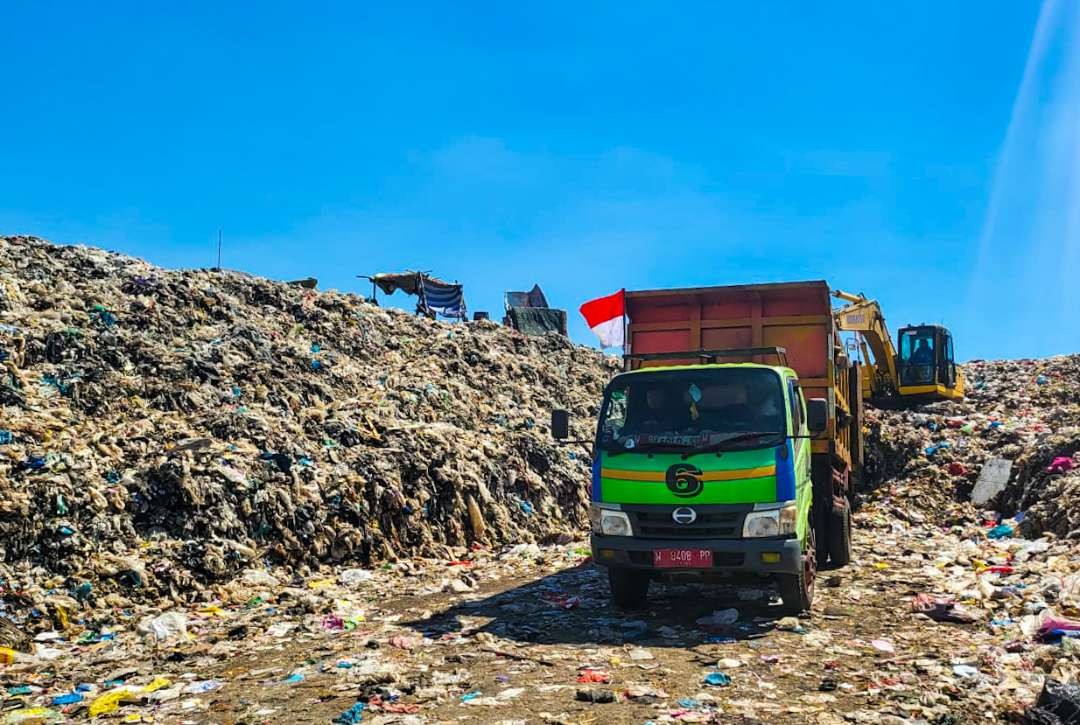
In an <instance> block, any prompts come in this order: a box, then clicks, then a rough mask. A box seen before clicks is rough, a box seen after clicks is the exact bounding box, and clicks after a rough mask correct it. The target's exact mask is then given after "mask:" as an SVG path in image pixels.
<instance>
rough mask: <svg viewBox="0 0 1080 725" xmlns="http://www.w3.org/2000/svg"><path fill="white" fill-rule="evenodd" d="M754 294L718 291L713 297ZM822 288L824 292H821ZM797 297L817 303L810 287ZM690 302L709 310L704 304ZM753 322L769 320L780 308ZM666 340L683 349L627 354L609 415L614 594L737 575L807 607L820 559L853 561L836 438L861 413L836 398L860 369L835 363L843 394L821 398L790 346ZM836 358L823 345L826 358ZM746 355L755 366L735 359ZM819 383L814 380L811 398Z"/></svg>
mask: <svg viewBox="0 0 1080 725" xmlns="http://www.w3.org/2000/svg"><path fill="white" fill-rule="evenodd" d="M819 284H823V283H819ZM768 287H775V286H768ZM743 289H744V288H706V290H705V292H706V293H708V296H707V297H705V299H706V301H708V300H710V299H714V298H717V297H719V298H720V299H727V298H728V297H731V296H732V295H733V292H732V290H743ZM784 291H785V292H787V293H788V296H790V293H791V292H792V290H790V289H788V290H784ZM810 291H811V292H812V293H813V295H814V297H813V299H815V300H816V299H817V298H818V297H819V296H820V295H819V293H820V292H821V290H820V289H819V288H817V287H813V288H812V289H811V290H810ZM795 292H796V298H797V299H799V300H800V301H801V302H802V303H803V304H804V305H808V304H809V302H808V301H807V299H805V298H806V297H807V296H808V294H809V293H808V292H807V290H805V289H799V290H796V291H795ZM630 294H631V293H628V298H630ZM667 294H668V297H667V298H662V299H665V300H666V301H667V306H668V307H672V306H679V309H683V310H685V308H686V307H687V306H688V300H687V297H688V295H687V293H686V291H678V293H677V294H676V293H672V292H668V293H667ZM827 294H828V290H827V288H826V289H825V290H824V295H825V299H826V305H827V304H828V302H827ZM781 296H783V295H781ZM754 297H755V298H757V299H758V300H760V299H761V294H760V293H758V294H756V295H754ZM631 299H632V298H631ZM647 302H648V304H647V305H646V306H645V307H644V308H643V307H642V306H641V305H639V306H638V309H639V312H648V311H650V310H655V308H656V304H655V299H648V298H647ZM690 304H693V305H699V306H702V307H704V304H703V303H702V301H701V299H697V298H693V299H692V301H691V302H690ZM628 306H630V305H628ZM631 309H633V307H631ZM712 309H713V314H714V315H716V314H717V313H716V312H715V309H716V306H715V305H713V307H712ZM785 311H787V310H785ZM827 311H828V308H827V307H826V312H827ZM674 316H676V317H679V318H682V320H686V319H687V318H689V317H690V315H687V314H681V313H680V314H678V315H674ZM640 317H642V318H646V319H648V315H646V314H640ZM754 317H755V318H756V319H757V321H758V322H759V324H762V323H761V321H762V320H765V319H767V318H768V315H761V314H758V315H755V316H754ZM798 317H799V316H798V315H791V314H787V315H784V318H785V323H786V325H787V326H788V327H795V326H797V325H796V324H795V323H796V322H798V319H797V318H798ZM812 317H813V322H812V323H810V324H812V325H819V324H826V323H825V322H824V320H825V316H819V315H813V316H812ZM829 318H830V319H831V316H829ZM706 319H707V318H706ZM632 320H634V322H636V321H637V320H636V319H635V318H632ZM739 320H741V318H739V319H737V320H736V322H738V321H739ZM722 321H724V322H727V323H728V324H734V323H731V320H730V318H725V319H724V320H722ZM634 322H632V323H631V325H630V330H631V333H633V331H634ZM802 322H803V323H807V320H805V319H803V320H802ZM645 324H646V326H645V329H646V330H649V331H652V330H656V329H665V328H664V327H662V326H661V325H658V324H657V322H656V321H655V320H652V321H649V322H647V323H645ZM678 324H679V321H678V320H676V321H675V323H674V324H673V325H672V326H673V327H676V328H677V325H678ZM805 329H806V324H804V326H803V333H800V334H804V333H805ZM829 332H831V330H829ZM630 338H631V340H633V339H634V337H633V334H631V336H630ZM638 339H639V343H640V341H641V338H640V337H639V338H638ZM673 339H674V340H675V342H672V340H673ZM666 340H667V342H666V343H665V344H666V346H668V347H672V348H674V349H672V350H667V351H664V350H660V351H655V350H654V351H649V352H647V353H639V354H634V353H628V354H627V355H626V356H625V361H626V368H627V369H626V371H625V372H622V373H620V374H618V375H616V376H615V377H614V378H613V379H612V380H611V381H610V382H609V384H608V385H607V387H606V389H605V391H604V397H603V401H602V403H601V406H600V412H599V415H598V421H597V426H596V434H595V438H594V440H593V463H592V481H591V504H590V519H591V529H592V531H591V543H592V554H593V560H594V561H595V562H596V563H597V564H599V565H601V566H603V567H606V568H607V572H608V579H609V583H610V587H611V592H612V598H613V599H614V601H615V603H616V604H617V605H619V606H622V607H627V608H637V607H640V606H641V605H642V604H643V603H644V601H645V599H646V597H647V593H648V590H649V586H650V583H651V582H652V581H654V580H666V581H673V580H686V579H690V580H698V581H704V582H712V581H733V580H734V581H736V582H738V581H744V582H745V581H749V582H753V583H755V584H757V585H760V584H761V583H763V582H770V583H772V584H774V585H775V588H776V590H777V593H778V594H779V597H780V600H781V608H782V610H783V611H784V612H785V613H798V612H801V611H803V610H805V609H807V608H809V606H810V605H811V603H812V601H813V596H814V582H815V579H816V574H817V569H818V566H819V564H821V563H824V562H825V561H826V560H827V559H828V558H829V557H830V556H831V558H832V559H833V563H834V564H841V565H842V564H844V563H846V562H847V560H848V559H849V558H850V546H851V544H850V509H849V503H848V496H849V492H850V485H849V484H850V478H849V476H848V475H847V474H848V473H849V472H850V458H849V459H848V461H847V463H846V464H845V461H844V460H843V456H842V455H837V454H838V453H841V454H842V453H847V452H848V446H844V447H843V449H842V450H841V448H838V447H837V446H836V444H837V442H838V439H839V436H838V435H837V433H838V432H840V431H841V430H843V431H844V432H845V433H847V434H850V433H851V429H852V425H853V423H855V421H854V420H853V416H851V415H850V410H849V408H850V405H849V404H848V401H846V400H840V397H838V395H837V394H838V393H842V392H846V391H847V390H849V385H850V384H852V383H854V384H855V388H854V390H855V391H858V390H860V387H859V386H858V384H857V383H858V377H857V373H856V374H855V375H850V374H849V371H848V370H847V368H844V369H843V370H841V369H840V368H841V367H843V366H842V365H838V366H837V367H836V369H835V370H834V369H833V367H832V365H831V364H830V365H829V366H827V367H828V372H829V373H830V374H832V375H833V376H834V377H833V379H834V380H837V381H839V380H841V379H842V380H843V381H844V386H843V391H840V390H838V389H834V387H835V386H832V385H829V386H825V387H826V388H827V389H826V391H825V392H826V393H827V394H826V395H824V396H822V395H814V396H811V395H807V394H806V393H805V392H804V386H803V385H802V384H801V382H800V375H799V372H798V371H797V368H796V366H795V365H789V364H788V362H787V351H786V350H785V348H783V347H777V346H773V347H755V348H743V349H720V350H701V349H700V348H699V349H697V350H695V349H694V347H693V346H692V345H691V344H690V341H680V340H678V339H677V338H673V337H671V336H669V337H668V338H666ZM829 342H830V345H831V344H832V342H833V340H832V339H829ZM642 346H644V345H642ZM833 352H834V350H833V348H832V347H830V348H829V349H828V350H824V349H823V350H821V353H822V357H826V356H828V355H831V354H832V353H833ZM770 357H771V358H772V360H771V361H769V362H772V363H774V364H769V362H766V359H767V358H770ZM740 358H742V359H746V360H751V362H733V360H738V359H740ZM837 362H840V363H842V362H843V360H842V359H838V360H837ZM800 363H801V364H802V365H801V366H802V367H804V368H805V367H807V365H806V360H800ZM821 382H822V381H821V378H816V379H815V380H814V381H812V384H813V385H815V386H816V387H814V388H812V390H813V392H815V393H820V392H821V387H820V386H821ZM838 402H842V403H844V404H845V405H844V407H841V406H838ZM856 425H857V424H856ZM552 432H553V433H554V435H555V436H556V437H557V438H565V437H567V436H568V435H569V419H568V416H567V414H566V413H565V412H564V411H555V413H554V414H553V417H552ZM845 466H847V467H845ZM821 539H824V541H822V540H821Z"/></svg>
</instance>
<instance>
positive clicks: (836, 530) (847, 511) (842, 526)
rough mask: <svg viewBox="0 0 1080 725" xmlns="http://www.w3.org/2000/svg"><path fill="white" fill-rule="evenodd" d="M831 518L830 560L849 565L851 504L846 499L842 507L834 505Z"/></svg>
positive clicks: (835, 564)
mask: <svg viewBox="0 0 1080 725" xmlns="http://www.w3.org/2000/svg"><path fill="white" fill-rule="evenodd" d="M829 519H830V520H829V562H830V563H831V564H832V566H835V567H841V566H847V565H848V564H849V563H850V562H851V506H850V505H849V504H848V502H847V501H846V500H845V501H844V505H843V506H842V507H838V506H833V509H832V511H830V512H829Z"/></svg>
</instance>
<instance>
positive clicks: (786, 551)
mask: <svg viewBox="0 0 1080 725" xmlns="http://www.w3.org/2000/svg"><path fill="white" fill-rule="evenodd" d="M591 543H592V555H593V561H594V562H596V563H597V564H600V565H601V566H609V567H618V568H620V569H635V570H638V571H648V572H652V573H654V574H656V575H666V576H679V575H682V576H686V575H694V574H758V575H764V576H770V575H776V574H798V573H799V572H801V571H802V547H801V546H800V545H799V540H798V539H794V538H790V539H780V538H775V539H683V538H679V539H641V538H635V537H632V536H601V535H598V534H593V535H592V537H591ZM657 549H707V550H709V551H711V552H712V559H713V565H712V567H710V568H668V567H656V566H654V565H653V552H654V551H656V550H657Z"/></svg>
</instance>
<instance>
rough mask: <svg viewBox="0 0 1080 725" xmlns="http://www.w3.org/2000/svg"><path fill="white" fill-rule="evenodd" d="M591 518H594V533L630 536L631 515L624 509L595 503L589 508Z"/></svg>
mask: <svg viewBox="0 0 1080 725" xmlns="http://www.w3.org/2000/svg"><path fill="white" fill-rule="evenodd" d="M589 518H590V519H591V520H592V529H593V532H594V533H597V534H604V535H606V536H630V535H631V534H632V531H631V530H630V517H628V516H627V515H626V514H625V513H623V512H622V511H614V510H612V509H606V508H600V507H599V506H597V505H596V504H593V505H592V506H591V507H590V508H589Z"/></svg>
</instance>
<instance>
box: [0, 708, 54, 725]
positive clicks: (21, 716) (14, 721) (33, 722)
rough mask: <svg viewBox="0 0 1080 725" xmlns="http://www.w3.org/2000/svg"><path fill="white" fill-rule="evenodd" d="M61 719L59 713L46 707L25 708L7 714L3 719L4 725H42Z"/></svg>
mask: <svg viewBox="0 0 1080 725" xmlns="http://www.w3.org/2000/svg"><path fill="white" fill-rule="evenodd" d="M63 719H64V717H63V716H62V715H61V714H60V713H58V712H56V711H55V710H50V709H49V708H47V707H27V708H23V709H21V710H12V711H11V712H9V713H8V714H7V717H5V718H4V725H44V723H54V722H60V721H62V720H63Z"/></svg>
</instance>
